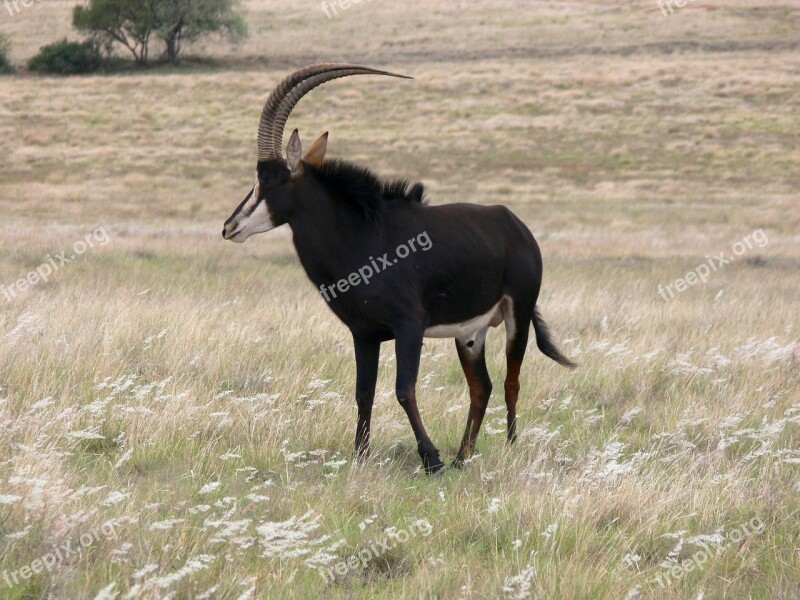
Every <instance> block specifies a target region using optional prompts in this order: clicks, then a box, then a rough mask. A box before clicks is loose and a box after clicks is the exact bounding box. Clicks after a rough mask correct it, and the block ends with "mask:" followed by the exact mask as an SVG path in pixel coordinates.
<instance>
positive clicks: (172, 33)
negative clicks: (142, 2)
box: [156, 0, 247, 64]
mask: <svg viewBox="0 0 800 600" xmlns="http://www.w3.org/2000/svg"><path fill="white" fill-rule="evenodd" d="M156 4H157V8H156V15H157V21H158V27H157V30H158V31H157V33H158V36H159V37H160V38H161V39H162V40H163V41H164V43H165V44H166V48H165V51H164V54H165V55H166V57H167V58H168V59H169V61H170V62H171V63H172V64H177V63H178V62H180V56H181V50H183V48H184V46H185V45H186V44H187V43H190V42H194V41H196V40H197V39H199V38H201V37H203V36H205V35H208V34H212V33H217V34H221V35H223V36H224V37H226V38H228V40H230V41H232V42H236V41H238V40H240V39H242V38H244V37H245V36H246V35H247V26H246V25H245V22H244V19H242V17H241V16H240V15H239V14H238V13H236V11H235V8H236V0H156Z"/></svg>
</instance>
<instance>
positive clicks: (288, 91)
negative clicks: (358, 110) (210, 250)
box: [222, 63, 411, 243]
mask: <svg viewBox="0 0 800 600" xmlns="http://www.w3.org/2000/svg"><path fill="white" fill-rule="evenodd" d="M350 75H387V76H389V77H401V78H403V79H411V78H410V77H406V76H405V75H397V74H396V73H389V72H387V71H378V70H375V69H370V68H369V67H362V66H359V65H349V64H333V63H326V64H317V65H311V66H309V67H306V68H304V69H300V70H299V71H295V72H294V73H292V74H291V75H289V76H288V77H287V78H286V79H284V80H283V81H282V82H281V83H280V84H278V86H277V87H276V88H275V89H274V90H273V91H272V93H271V94H270V95H269V98H267V102H266V104H265V105H264V109H263V110H262V111H261V121H260V122H259V125H258V164H257V165H256V181H255V184H254V185H253V187H252V189H251V190H250V192H249V193H248V194H247V195H246V196H245V198H244V200H242V202H241V203H240V204H239V206H238V207H236V210H234V211H233V214H232V215H231V216H230V217H229V218H228V220H227V221H225V226H224V228H223V229H222V237H223V238H225V239H226V240H230V241H232V242H238V243H242V242H244V241H245V240H246V239H247V238H249V237H250V236H251V235H254V234H256V233H264V232H265V231H270V230H272V229H275V228H276V227H280V226H281V225H283V224H285V223H288V222H289V221H290V219H291V218H292V214H293V212H294V210H295V208H296V207H297V204H298V193H299V190H300V189H301V187H300V183H301V181H302V178H303V175H304V172H305V169H304V165H312V166H320V165H321V164H322V161H323V160H324V159H325V151H326V149H327V144H328V133H327V132H326V133H324V134H322V136H320V138H319V139H318V140H317V141H316V142H314V144H313V145H312V146H311V149H310V150H309V151H308V153H307V154H306V155H305V156H304V157H303V148H302V145H301V143H300V135H299V133H298V131H297V129H295V130H294V132H293V133H292V136H291V138H290V139H289V144H288V145H287V147H286V157H285V158H284V157H283V156H282V152H281V150H282V148H281V146H282V143H283V130H284V128H285V127H286V121H287V120H288V119H289V115H290V114H291V112H292V109H293V108H294V107H295V105H296V104H297V103H298V102H299V101H300V99H301V98H302V97H303V96H305V95H306V94H307V93H308V92H310V91H311V90H313V89H314V88H315V87H317V86H320V85H322V84H323V83H325V82H327V81H331V80H333V79H339V78H340V77H348V76H350Z"/></svg>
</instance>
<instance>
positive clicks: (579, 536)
mask: <svg viewBox="0 0 800 600" xmlns="http://www.w3.org/2000/svg"><path fill="white" fill-rule="evenodd" d="M754 4H757V6H755V5H754ZM71 5H72V3H71V2H41V3H34V5H33V6H31V7H29V8H24V9H23V12H21V13H20V14H18V15H15V16H9V15H8V14H6V13H5V12H3V14H2V15H0V31H3V32H4V33H6V34H7V35H8V36H9V37H10V39H11V41H12V43H13V55H12V56H13V58H14V60H15V61H17V62H18V63H22V62H24V60H25V59H27V58H28V57H29V56H31V55H32V54H33V53H34V52H35V51H36V50H37V48H38V47H39V46H40V45H42V44H44V43H48V42H50V41H53V40H54V39H57V38H59V37H63V36H64V35H67V34H69V25H68V23H69V11H70V8H71ZM245 10H246V11H247V14H248V16H247V20H248V23H249V26H250V38H249V40H248V41H246V42H245V43H243V44H241V45H240V46H239V47H237V48H233V49H230V48H227V47H225V46H223V45H215V44H213V43H208V44H205V45H202V46H200V47H197V48H195V52H198V53H202V54H204V55H206V56H213V60H211V61H195V62H191V61H190V63H188V64H187V65H185V66H184V67H182V68H180V69H177V70H175V69H172V68H157V69H153V70H151V71H147V72H144V73H135V72H134V73H128V74H123V75H117V76H98V77H86V78H69V79H61V78H43V77H30V76H26V75H17V76H12V77H5V78H2V79H0V147H1V148H2V156H3V159H2V162H0V210H2V217H3V218H2V223H0V237H1V239H2V254H1V255H0V283H2V284H3V285H9V284H13V283H14V282H15V281H17V280H18V279H20V278H23V277H25V276H26V275H27V274H28V272H30V271H32V270H34V269H36V268H37V267H38V266H40V265H41V264H42V263H45V262H48V260H49V259H48V257H50V256H53V257H54V256H55V255H57V254H59V253H60V252H62V251H65V252H66V255H67V256H69V255H70V254H72V253H73V250H74V244H75V243H76V242H78V240H84V239H85V237H86V236H87V235H89V236H90V239H91V240H92V241H93V246H92V247H89V248H87V249H86V250H85V252H83V254H82V255H81V256H80V257H78V258H76V259H75V260H73V261H72V262H70V263H68V264H65V265H63V266H62V267H61V268H59V269H58V270H57V271H56V272H54V273H53V274H52V276H51V277H50V278H49V281H47V282H40V283H38V284H36V285H33V286H31V287H29V288H27V289H25V290H23V291H21V292H18V293H17V294H16V296H15V297H13V298H12V299H11V300H7V299H6V298H5V297H0V386H1V387H0V426H2V436H1V437H0V571H2V574H0V597H3V598H44V597H52V598H84V597H85V598H91V597H94V596H96V595H99V596H100V597H103V598H112V597H117V598H134V597H141V598H238V597H244V598H247V597H264V598H309V597H320V596H321V595H323V594H324V595H325V596H326V597H330V598H399V597H409V598H498V597H503V596H507V597H513V598H524V597H534V598H587V599H588V598H637V597H641V598H707V599H709V598H785V599H788V598H795V597H798V596H800V555H798V546H800V515H798V507H799V506H800V504H798V500H799V499H800V487H799V486H800V477H799V476H800V375H798V359H799V358H800V357H799V355H798V345H797V339H798V323H797V318H798V315H799V314H800V293H799V291H800V277H798V267H800V249H799V248H798V241H800V235H799V234H798V226H799V225H800V202H799V200H800V196H799V195H798V189H800V187H799V186H800V176H799V173H800V172H799V171H798V166H799V165H800V149H799V148H798V143H797V140H798V137H797V131H798V130H800V55H798V52H797V50H798V48H799V47H800V36H798V31H800V10H799V9H798V8H797V5H796V4H793V3H790V2H759V3H751V2H744V1H739V2H709V3H705V4H699V3H696V2H689V3H688V4H687V5H686V7H685V8H682V9H676V12H675V13H674V14H671V15H669V16H667V17H665V16H664V15H662V13H661V12H660V11H659V9H658V8H657V6H656V3H655V1H652V2H650V1H648V2H639V1H637V2H621V1H620V2H569V3H566V2H564V3H555V2H550V3H539V2H536V3H534V2H530V3H527V2H526V3H522V2H516V1H515V2H512V1H511V0H503V1H501V2H494V1H491V2H490V1H489V0H482V1H480V2H448V3H429V2H423V1H421V0H418V1H413V2H402V3H401V2H390V1H389V0H373V1H372V2H369V3H367V2H364V3H361V4H355V5H353V6H352V7H351V8H349V9H347V10H341V9H340V13H339V15H338V16H337V17H334V18H332V19H328V18H327V17H325V15H324V13H323V12H322V10H321V8H320V5H319V3H318V2H316V1H311V2H297V1H291V2H290V1H288V0H280V1H276V2H269V3H263V4H262V3H257V2H248V3H246V4H245ZM73 37H74V34H73ZM318 59H321V60H349V61H356V62H360V63H366V64H370V65H372V66H376V67H382V68H387V69H392V70H396V71H400V72H403V73H408V74H411V75H414V76H415V77H416V80H415V81H413V82H407V81H399V80H389V79H379V78H366V77H363V78H354V79H352V80H348V81H346V82H336V83H333V84H330V85H329V86H327V87H326V88H323V89H321V90H319V91H317V92H315V93H314V94H312V95H311V96H310V97H309V98H307V99H306V100H304V101H303V102H302V103H301V104H300V106H299V107H298V109H297V110H296V112H295V115H294V117H293V119H292V120H291V121H290V123H289V127H290V128H291V127H293V126H295V125H297V126H299V127H300V129H301V134H303V139H304V140H305V141H306V143H307V144H308V143H309V142H310V141H312V139H313V138H315V137H316V136H317V135H319V134H320V133H322V132H323V131H325V130H327V129H330V130H331V142H330V144H329V156H337V157H346V158H349V159H352V160H355V161H358V162H361V163H365V164H368V165H370V166H372V167H373V168H374V169H375V170H377V171H378V172H379V173H381V174H383V175H386V176H407V177H411V178H414V179H420V180H422V181H423V182H425V183H426V184H427V186H428V188H429V193H430V196H431V201H432V202H433V203H437V204H438V203H446V202H454V201H460V200H468V201H472V202H480V203H489V204H495V203H502V204H505V205H507V206H509V207H510V208H512V209H513V210H514V211H516V213H517V214H518V215H520V216H521V217H522V218H523V220H524V221H525V222H526V223H527V224H528V225H529V226H530V228H531V229H532V231H533V232H534V234H535V235H536V237H537V239H538V240H539V243H540V246H541V247H542V250H543V253H544V260H545V274H544V283H543V291H542V295H541V298H540V303H539V305H540V307H541V309H542V311H543V314H544V316H545V318H546V319H547V320H548V322H549V323H550V326H551V328H552V329H553V330H554V332H555V333H556V339H557V340H558V341H559V343H560V345H561V346H562V347H563V348H564V350H565V351H566V352H567V354H569V355H571V356H574V357H575V358H576V359H577V360H579V361H580V362H581V366H580V368H579V369H577V370H576V371H568V370H566V369H563V368H561V367H559V366H558V365H556V364H555V363H553V362H551V361H549V360H548V359H546V358H545V357H544V356H543V355H541V354H540V353H539V352H537V351H536V349H535V346H534V344H533V343H531V346H532V349H531V351H530V352H529V354H528V358H527V360H526V362H525V365H524V368H523V372H522V382H523V389H522V394H521V397H520V405H519V406H520V421H519V430H520V432H521V433H520V439H519V440H518V443H517V444H516V445H515V446H513V447H510V448H509V447H508V446H507V445H506V443H505V433H504V423H505V406H504V403H503V399H502V378H503V376H504V370H505V365H504V357H503V353H502V349H503V341H502V340H503V336H502V334H501V332H499V331H497V330H496V331H494V332H493V333H492V334H490V346H489V352H488V354H489V363H490V372H491V373H492V375H493V379H494V382H495V394H494V395H493V397H492V400H491V401H490V405H489V413H488V414H487V417H486V420H485V421H484V428H483V431H482V433H481V436H480V438H479V441H478V452H479V455H478V456H477V457H476V458H475V459H474V460H473V461H472V462H471V463H470V464H469V465H468V466H467V468H465V469H463V470H453V469H448V470H447V471H446V472H445V473H444V475H443V476H442V477H428V476H426V475H424V474H423V473H422V472H421V471H420V468H419V466H420V465H419V459H418V456H417V454H416V448H415V443H414V440H413V436H412V433H411V429H410V427H409V426H408V423H407V421H406V419H405V415H404V413H403V411H402V409H401V408H400V406H399V405H398V403H397V401H396V400H395V398H394V382H393V376H394V355H393V350H392V347H391V344H385V345H384V348H383V352H382V355H381V365H382V366H381V374H380V380H379V389H378V396H377V399H376V406H375V411H374V418H373V439H372V457H371V459H370V461H369V462H368V463H367V464H366V465H365V466H358V465H354V464H353V462H352V450H351V448H352V442H353V435H354V432H355V422H356V406H355V401H354V399H353V388H354V382H355V369H354V360H353V358H352V347H351V340H350V337H349V334H348V332H347V330H346V329H345V328H344V327H343V326H342V325H341V324H340V323H339V322H338V321H337V320H336V319H335V318H334V317H333V316H332V314H331V313H330V312H329V311H328V309H327V307H326V306H325V302H324V301H323V300H322V298H321V297H320V295H319V293H318V292H317V291H316V290H315V289H314V288H313V287H312V286H311V285H310V284H309V283H308V282H307V280H306V279H305V276H304V274H303V272H302V270H301V269H300V267H299V264H298V261H297V259H296V257H295V254H294V251H293V249H292V246H291V240H290V237H289V235H288V232H287V231H285V230H279V231H277V232H273V233H271V234H269V235H264V236H258V237H256V238H254V239H252V240H250V241H248V242H247V243H246V244H245V245H243V246H242V245H234V244H230V243H226V242H223V241H222V239H221V237H220V231H221V227H222V222H223V220H224V219H225V218H226V217H227V216H228V215H229V214H230V212H231V211H232V210H233V208H234V207H235V206H236V205H237V204H238V202H239V200H240V199H241V197H242V196H243V195H244V193H245V192H246V191H247V190H248V189H249V186H250V185H251V180H252V178H253V170H254V166H255V149H254V144H255V142H254V140H255V130H256V124H257V120H258V115H259V113H260V110H261V106H262V103H263V101H264V99H265V97H266V94H267V93H268V92H269V90H270V89H271V86H272V85H274V84H275V83H276V81H277V80H278V79H279V78H280V77H282V76H283V75H284V74H285V73H286V72H287V71H288V70H290V69H293V68H295V67H299V66H302V65H304V64H306V63H308V62H311V61H313V60H318ZM97 228H103V229H102V234H101V233H100V231H99V230H98V229H97ZM757 231H761V234H757V235H758V236H762V234H763V236H764V237H759V238H758V239H759V240H768V241H767V242H765V243H763V244H751V246H752V247H751V248H748V249H747V250H746V251H743V252H742V254H741V256H738V257H737V258H736V260H735V261H733V262H732V263H730V264H727V265H725V266H724V267H722V268H721V269H719V270H717V271H716V272H713V273H712V274H711V275H710V276H709V277H708V278H707V279H708V280H707V281H706V282H705V283H703V282H698V283H696V284H695V285H692V286H690V287H689V288H688V289H687V290H685V291H683V292H682V293H679V294H677V295H676V297H675V298H674V299H671V300H669V301H666V302H665V300H664V299H663V297H662V296H661V295H659V292H658V286H659V285H662V286H667V285H669V284H671V283H673V282H674V281H675V280H676V279H678V278H681V277H685V276H686V274H687V273H689V272H691V271H693V270H694V269H696V268H697V267H698V266H700V265H702V264H703V263H707V256H717V255H718V254H719V253H720V252H725V254H726V256H728V257H730V256H732V255H733V252H734V245H735V244H736V243H737V242H739V241H741V240H743V239H744V238H745V237H746V236H753V235H754V232H757ZM92 232H95V236H94V237H91V236H92ZM106 235H107V237H105V236H106ZM104 240H107V243H103V242H104ZM434 243H437V241H436V240H434ZM738 248H739V249H741V247H738ZM332 251H335V249H334V250H332ZM54 260H55V259H54ZM51 264H52V263H51ZM418 396H419V398H420V406H421V411H422V416H423V420H424V422H425V424H426V426H427V428H428V430H429V432H430V434H431V437H432V438H433V440H434V442H435V443H437V445H438V446H439V447H440V449H441V450H442V451H443V455H444V456H446V457H447V458H448V460H451V459H452V458H453V457H454V454H455V450H456V448H457V444H458V442H459V440H460V437H461V433H462V431H463V426H464V423H465V420H466V413H467V407H468V404H469V399H468V395H467V388H466V384H465V382H464V379H463V376H462V374H461V369H460V366H459V364H458V360H457V358H456V354H455V350H454V348H453V344H452V341H449V340H427V341H426V343H425V348H424V355H423V360H422V367H421V371H420V380H419V384H418ZM748 524H750V525H748ZM111 530H113V533H112V532H111ZM82 535H83V538H82V537H81V536H82ZM407 537H408V539H407V540H406V538H407ZM403 540H405V541H403ZM83 541H86V543H85V544H84V543H83ZM378 542H383V543H386V544H387V545H388V549H387V548H386V547H384V546H382V545H381V544H379V543H378ZM65 544H71V546H69V547H70V548H71V549H72V550H73V551H72V552H64V553H62V554H64V555H62V556H60V557H57V556H55V555H54V554H53V552H54V549H55V548H60V547H62V546H64V545H65ZM78 549H80V552H77V550H78ZM372 549H375V550H376V551H375V552H374V553H373V556H371V557H369V559H368V560H365V561H364V563H366V564H365V565H363V564H362V563H361V562H359V563H358V564H357V565H355V566H353V564H354V561H353V560H352V559H351V561H350V562H351V564H350V566H346V568H341V567H340V569H341V571H346V573H345V574H344V575H342V574H336V565H337V563H339V562H340V561H344V564H345V565H347V561H348V558H349V557H351V556H353V555H355V556H359V553H361V556H366V554H365V552H368V551H369V552H372ZM48 555H50V556H49V558H45V557H47V556H48ZM375 555H377V556H375ZM37 559H38V560H46V561H47V562H48V565H47V568H46V569H45V568H43V567H42V564H43V563H36V562H35V561H36V560H37ZM31 565H33V567H31ZM31 568H36V570H38V571H40V572H38V573H35V574H32V571H31V570H30V569H31ZM320 568H322V569H324V571H325V572H327V573H330V572H331V571H329V570H328V569H333V570H334V571H333V573H334V575H335V580H334V581H330V577H329V576H328V578H327V580H326V579H325V578H324V577H323V576H322V575H321V571H320ZM22 569H28V570H26V571H21V570H22ZM341 571H340V573H341ZM23 572H24V573H25V574H27V575H29V576H30V577H28V578H23V576H22V575H20V573H23ZM15 573H16V577H17V579H18V581H17V583H15V582H14V581H13V580H12V578H13V577H14V576H15V575H14V574H15ZM667 575H669V579H668V580H667ZM6 578H8V579H6ZM659 578H660V579H659ZM659 581H660V583H659Z"/></svg>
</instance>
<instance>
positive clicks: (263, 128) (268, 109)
mask: <svg viewBox="0 0 800 600" xmlns="http://www.w3.org/2000/svg"><path fill="white" fill-rule="evenodd" d="M350 75H387V76H389V77H400V78H402V79H412V77H407V76H405V75H398V74H397V73H390V72H388V71H378V70H377V69H371V68H369V67H363V66H360V65H349V64H335V63H323V64H316V65H311V66H309V67H305V68H304V69H300V70H299V71H295V72H294V73H292V74H291V75H289V76H288V77H286V78H285V79H284V80H283V81H281V82H280V84H278V86H277V87H276V88H275V89H274V90H273V91H272V93H271V94H270V95H269V98H267V102H266V104H264V109H263V110H262V111H261V122H260V123H259V125H258V160H259V162H260V161H262V160H269V159H271V158H280V157H281V156H282V148H281V146H282V144H283V129H284V127H285V126H286V121H287V120H288V119H289V115H290V114H291V112H292V109H293V108H294V107H295V105H296V104H297V103H298V102H299V101H300V99H301V98H302V97H303V96H305V95H306V94H307V93H308V92H310V91H311V90H313V89H314V88H315V87H317V86H320V85H322V84H323V83H326V82H328V81H331V80H333V79H339V78H340V77H348V76H350Z"/></svg>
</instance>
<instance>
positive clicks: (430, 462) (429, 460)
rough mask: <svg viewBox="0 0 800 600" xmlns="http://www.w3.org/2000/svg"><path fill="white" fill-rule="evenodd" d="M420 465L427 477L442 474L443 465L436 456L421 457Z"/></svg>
mask: <svg viewBox="0 0 800 600" xmlns="http://www.w3.org/2000/svg"><path fill="white" fill-rule="evenodd" d="M422 464H423V465H424V466H425V472H426V473H427V474H428V475H441V474H442V473H443V472H444V463H443V462H442V459H441V458H439V455H438V454H434V455H432V456H431V455H427V456H425V457H423V459H422Z"/></svg>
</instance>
